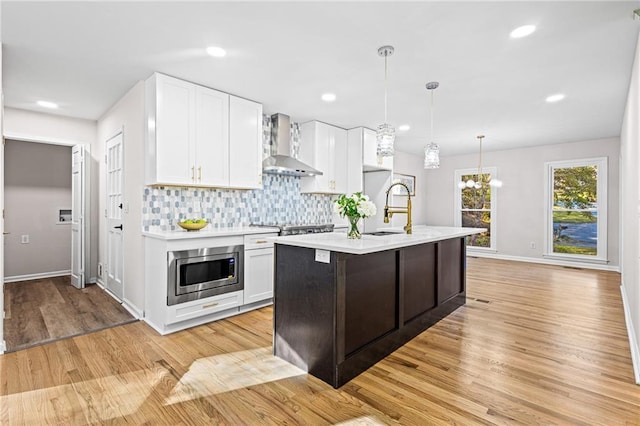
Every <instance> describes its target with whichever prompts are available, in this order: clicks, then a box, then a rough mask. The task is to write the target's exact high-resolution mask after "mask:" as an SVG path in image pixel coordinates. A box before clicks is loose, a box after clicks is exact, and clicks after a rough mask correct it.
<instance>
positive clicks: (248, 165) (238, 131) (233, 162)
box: [229, 96, 262, 188]
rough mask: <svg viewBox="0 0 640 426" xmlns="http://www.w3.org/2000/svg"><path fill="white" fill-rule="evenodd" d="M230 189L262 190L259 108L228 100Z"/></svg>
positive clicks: (233, 99)
mask: <svg viewBox="0 0 640 426" xmlns="http://www.w3.org/2000/svg"><path fill="white" fill-rule="evenodd" d="M229 123H230V124H229V128H230V135H229V173H230V174H229V186H232V187H237V188H262V104H259V103H257V102H253V101H249V100H247V99H242V98H237V97H235V96H231V98H230V104H229Z"/></svg>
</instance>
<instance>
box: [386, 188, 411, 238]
mask: <svg viewBox="0 0 640 426" xmlns="http://www.w3.org/2000/svg"><path fill="white" fill-rule="evenodd" d="M396 185H400V186H404V189H406V190H407V207H394V206H390V205H389V192H390V191H391V188H393V187H394V186H396ZM394 213H405V214H406V215H407V224H406V225H405V226H404V230H405V231H406V232H407V234H411V191H409V187H408V186H407V185H405V184H404V183H402V182H396V183H393V184H391V186H390V187H389V189H387V199H386V200H385V202H384V223H389V218H390V217H392V216H393V214H394Z"/></svg>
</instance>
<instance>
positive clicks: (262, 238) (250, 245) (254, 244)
mask: <svg viewBox="0 0 640 426" xmlns="http://www.w3.org/2000/svg"><path fill="white" fill-rule="evenodd" d="M277 236H278V234H277V233H276V232H273V233H269V234H253V235H245V236H244V249H245V250H252V249H259V248H269V247H273V241H271V240H270V239H271V238H273V237H277Z"/></svg>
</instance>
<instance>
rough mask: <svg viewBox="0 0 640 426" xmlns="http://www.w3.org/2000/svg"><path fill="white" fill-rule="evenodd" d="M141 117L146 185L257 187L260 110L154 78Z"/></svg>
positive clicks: (214, 93) (206, 90)
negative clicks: (144, 133)
mask: <svg viewBox="0 0 640 426" xmlns="http://www.w3.org/2000/svg"><path fill="white" fill-rule="evenodd" d="M146 118H147V126H148V127H147V149H146V155H145V157H146V169H145V182H146V184H147V185H177V186H204V187H220V188H229V187H233V188H260V187H262V145H261V144H262V139H261V137H262V136H261V135H262V105H260V104H257V103H255V102H251V101H247V100H244V99H239V98H236V97H235V96H230V95H228V94H226V93H223V92H219V91H217V90H213V89H209V88H207V87H203V86H199V85H197V84H193V83H189V82H187V81H183V80H179V79H176V78H173V77H169V76H166V75H162V74H158V73H156V74H154V75H153V76H151V77H150V78H149V79H148V80H147V82H146Z"/></svg>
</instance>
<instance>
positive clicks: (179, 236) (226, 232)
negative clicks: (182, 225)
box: [142, 224, 280, 240]
mask: <svg viewBox="0 0 640 426" xmlns="http://www.w3.org/2000/svg"><path fill="white" fill-rule="evenodd" d="M278 232H280V229H279V228H269V227H262V226H238V227H233V228H214V227H212V226H211V224H208V225H207V226H206V227H204V228H202V229H201V230H199V231H185V230H184V229H177V230H175V231H143V232H142V235H143V236H145V237H149V238H156V239H159V240H186V239H194V238H216V237H229V236H238V235H251V234H270V233H278Z"/></svg>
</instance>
